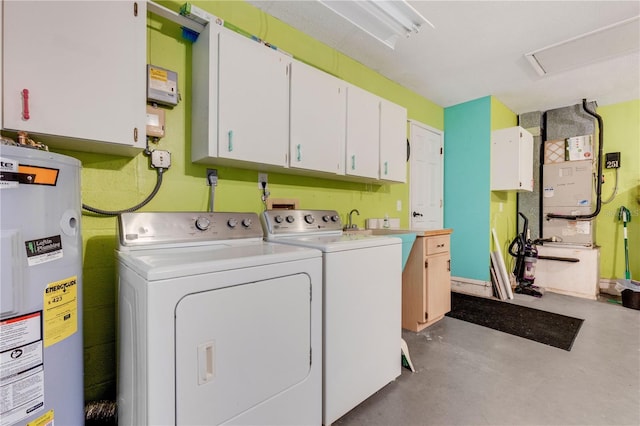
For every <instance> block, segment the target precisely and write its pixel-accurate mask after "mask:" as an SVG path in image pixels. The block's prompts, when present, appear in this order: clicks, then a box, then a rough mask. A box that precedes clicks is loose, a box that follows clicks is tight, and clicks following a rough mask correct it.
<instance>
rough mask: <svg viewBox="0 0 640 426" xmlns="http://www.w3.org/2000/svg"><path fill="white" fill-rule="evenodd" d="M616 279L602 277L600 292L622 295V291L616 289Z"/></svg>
mask: <svg viewBox="0 0 640 426" xmlns="http://www.w3.org/2000/svg"><path fill="white" fill-rule="evenodd" d="M616 282H617V281H616V280H612V279H609V278H600V282H599V284H600V293H606V294H611V295H612V296H620V292H619V291H618V290H616Z"/></svg>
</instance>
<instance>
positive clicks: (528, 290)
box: [509, 212, 544, 297]
mask: <svg viewBox="0 0 640 426" xmlns="http://www.w3.org/2000/svg"><path fill="white" fill-rule="evenodd" d="M518 214H519V215H520V216H522V219H523V220H524V224H523V226H522V232H521V233H520V234H518V235H517V236H516V238H514V240H513V241H512V242H511V244H510V245H509V254H510V255H511V256H513V257H515V258H516V262H515V266H514V269H513V274H514V275H515V277H516V281H517V282H518V284H517V286H516V288H515V292H516V293H519V294H527V295H529V296H535V297H542V294H543V293H544V291H543V289H542V288H540V287H538V286H535V285H533V283H534V281H535V279H536V278H535V269H536V262H538V250H537V249H536V246H535V244H534V243H533V241H531V238H530V232H529V219H527V217H526V216H525V215H524V214H522V212H518Z"/></svg>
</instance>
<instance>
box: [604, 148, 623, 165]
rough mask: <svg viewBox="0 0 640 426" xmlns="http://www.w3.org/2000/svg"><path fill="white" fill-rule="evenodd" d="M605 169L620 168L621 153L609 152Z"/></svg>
mask: <svg viewBox="0 0 640 426" xmlns="http://www.w3.org/2000/svg"><path fill="white" fill-rule="evenodd" d="M604 158H605V162H604V167H605V168H607V169H617V168H619V167H620V153H619V152H608V153H606V154H605V157H604Z"/></svg>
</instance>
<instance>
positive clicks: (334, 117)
mask: <svg viewBox="0 0 640 426" xmlns="http://www.w3.org/2000/svg"><path fill="white" fill-rule="evenodd" d="M346 104H347V101H346V83H345V82H344V81H342V80H340V79H338V78H336V77H333V76H332V75H330V74H327V73H325V72H323V71H320V70H318V69H316V68H313V67H311V66H309V65H306V64H303V63H302V62H298V61H294V62H292V64H291V105H290V117H291V123H290V144H289V166H290V167H292V168H297V169H305V170H314V171H320V172H327V173H336V174H344V140H345V124H346Z"/></svg>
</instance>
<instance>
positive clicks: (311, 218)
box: [304, 214, 315, 225]
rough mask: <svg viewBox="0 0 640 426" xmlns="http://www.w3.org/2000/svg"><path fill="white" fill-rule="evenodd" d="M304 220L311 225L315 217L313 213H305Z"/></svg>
mask: <svg viewBox="0 0 640 426" xmlns="http://www.w3.org/2000/svg"><path fill="white" fill-rule="evenodd" d="M304 221H305V222H307V223H308V224H309V225H311V224H312V223H313V222H315V219H314V218H313V215H310V214H306V215H304Z"/></svg>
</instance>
